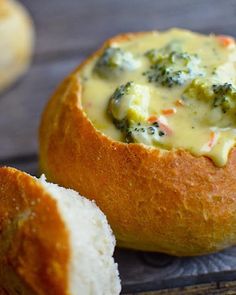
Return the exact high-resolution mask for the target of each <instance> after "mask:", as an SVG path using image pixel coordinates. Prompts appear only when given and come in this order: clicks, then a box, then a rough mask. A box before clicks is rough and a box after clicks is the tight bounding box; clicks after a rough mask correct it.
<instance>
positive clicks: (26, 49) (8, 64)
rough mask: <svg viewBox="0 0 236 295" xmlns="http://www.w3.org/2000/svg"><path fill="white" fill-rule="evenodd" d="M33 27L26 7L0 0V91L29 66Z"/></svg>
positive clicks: (14, 2) (11, 1)
mask: <svg viewBox="0 0 236 295" xmlns="http://www.w3.org/2000/svg"><path fill="white" fill-rule="evenodd" d="M33 44H34V29H33V23H32V20H31V17H30V16H29V14H28V12H27V11H26V9H25V8H24V7H23V6H22V5H21V4H20V3H19V2H18V1H15V0H0V52H1V56H0V92H2V91H3V90H5V89H6V88H7V87H8V86H10V85H11V84H12V83H13V82H15V81H16V79H18V78H19V77H20V76H21V75H22V74H24V73H25V72H26V70H27V69H28V67H29V64H30V61H31V56H32V51H33Z"/></svg>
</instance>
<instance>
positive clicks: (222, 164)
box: [39, 29, 236, 256]
mask: <svg viewBox="0 0 236 295" xmlns="http://www.w3.org/2000/svg"><path fill="white" fill-rule="evenodd" d="M235 60H236V49H235V42H234V39H233V38H231V37H227V36H215V35H210V36H205V35H201V34H197V33H193V32H190V31H186V30H180V29H172V30H169V31H166V32H146V33H129V34H123V35H118V36H116V37H114V38H112V39H110V40H108V41H107V42H105V44H104V45H103V46H102V47H101V49H99V50H98V51H97V52H95V53H94V54H93V55H92V56H91V57H89V58H88V59H87V60H86V61H85V62H84V63H82V64H81V65H80V66H79V67H78V68H77V69H76V70H75V71H74V72H73V73H72V74H70V75H69V76H68V77H67V78H66V79H65V80H64V81H63V82H62V83H61V85H59V87H58V88H57V90H56V92H55V93H54V95H53V96H52V98H51V99H50V100H49V102H48V104H47V106H46V108H45V110H44V112H43V115H42V120H41V125H40V131H39V142H40V167H41V170H42V171H43V172H44V173H45V174H46V175H47V177H48V179H49V180H51V181H53V182H56V183H59V184H61V185H63V186H65V187H72V188H73V189H75V190H77V191H79V192H80V193H81V194H82V195H84V196H86V197H87V198H89V199H95V200H96V202H97V204H98V206H99V207H100V208H101V209H102V210H103V212H104V213H105V214H106V216H107V218H108V220H109V223H110V224H111V227H112V229H113V231H114V233H115V235H116V238H117V243H118V245H119V246H120V247H127V248H133V249H139V250H146V251H160V252H164V253H168V254H173V255H177V256H193V255H202V254H207V253H212V252H216V251H219V250H221V249H224V248H226V247H229V246H232V245H235V244H236V169H235V167H236V166H235V165H236V150H235V147H234V144H235V119H234V114H235V98H236V96H235V93H236V92H235V86H234V85H235V77H236V75H235V70H236V69H235ZM150 93H151V94H150ZM153 93H154V94H153ZM154 98H155V100H154ZM153 130H154V131H153ZM140 133H141V135H140Z"/></svg>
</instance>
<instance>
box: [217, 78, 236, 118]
mask: <svg viewBox="0 0 236 295" xmlns="http://www.w3.org/2000/svg"><path fill="white" fill-rule="evenodd" d="M212 90H213V93H214V101H213V107H220V108H221V109H222V112H223V113H226V112H227V111H229V110H230V109H232V108H235V102H236V89H235V88H234V87H233V85H232V84H230V83H224V84H218V85H217V84H214V85H212Z"/></svg>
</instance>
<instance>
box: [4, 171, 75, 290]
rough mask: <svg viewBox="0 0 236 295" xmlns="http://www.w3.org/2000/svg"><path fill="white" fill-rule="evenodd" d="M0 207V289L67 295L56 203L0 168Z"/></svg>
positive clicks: (64, 240) (30, 181)
mask: <svg viewBox="0 0 236 295" xmlns="http://www.w3.org/2000/svg"><path fill="white" fill-rule="evenodd" d="M0 204H1V206H0V286H1V288H3V289H5V290H6V291H7V292H8V293H9V294H10V295H12V294H19V293H17V292H16V290H18V291H19V290H20V294H26V295H27V294H29V295H33V294H37V295H38V294H40V295H45V294H48V295H55V294H56V295H68V293H67V290H68V264H69V258H70V253H69V249H70V245H69V236H68V232H67V229H66V227H65V224H64V222H63V220H62V218H61V216H60V213H59V212H58V208H57V204H56V202H55V201H54V200H53V199H52V197H51V196H50V195H49V194H48V193H47V192H45V190H44V189H43V187H42V186H41V185H40V184H39V183H38V182H37V181H36V180H35V179H34V178H32V177H31V176H29V175H27V174H25V173H23V172H20V171H18V170H16V169H13V168H0ZM23 291H24V292H23Z"/></svg>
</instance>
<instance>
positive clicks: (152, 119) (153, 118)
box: [148, 115, 158, 123]
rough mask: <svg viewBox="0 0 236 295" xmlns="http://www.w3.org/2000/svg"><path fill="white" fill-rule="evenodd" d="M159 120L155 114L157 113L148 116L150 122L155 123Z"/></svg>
mask: <svg viewBox="0 0 236 295" xmlns="http://www.w3.org/2000/svg"><path fill="white" fill-rule="evenodd" d="M157 121H158V119H157V116H155V115H151V116H150V117H149V118H148V122H149V123H155V122H157Z"/></svg>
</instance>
